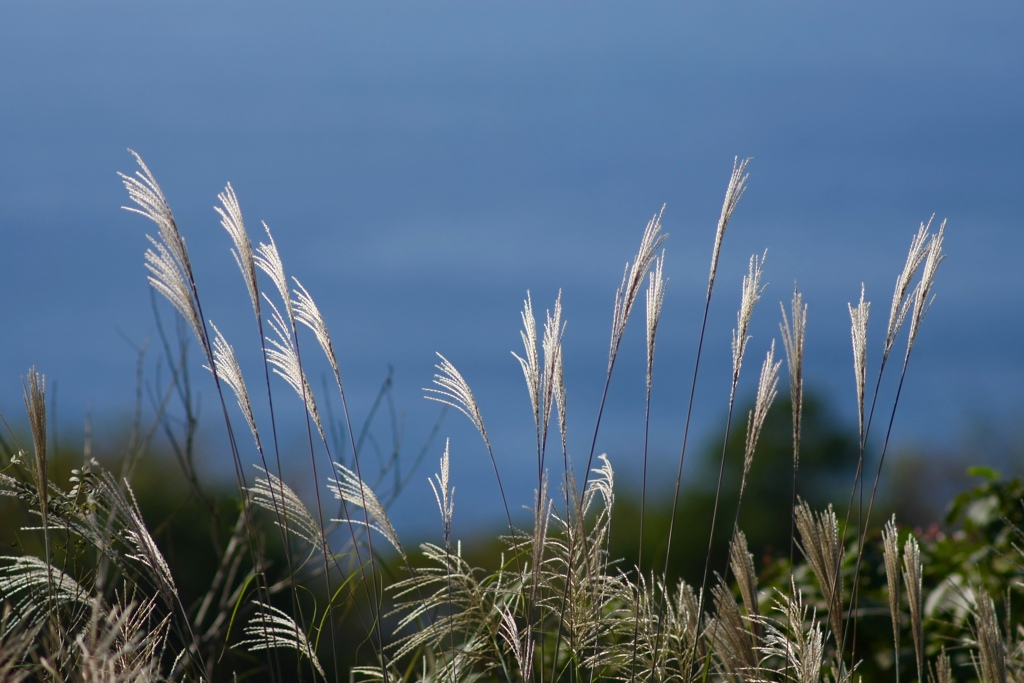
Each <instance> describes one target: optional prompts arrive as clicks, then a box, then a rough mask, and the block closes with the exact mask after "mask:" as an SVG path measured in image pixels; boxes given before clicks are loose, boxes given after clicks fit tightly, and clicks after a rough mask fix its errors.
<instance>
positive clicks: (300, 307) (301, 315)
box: [292, 277, 341, 386]
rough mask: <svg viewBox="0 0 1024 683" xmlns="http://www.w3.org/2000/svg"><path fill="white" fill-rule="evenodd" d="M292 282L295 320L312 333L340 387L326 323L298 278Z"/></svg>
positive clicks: (336, 362)
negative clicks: (293, 284)
mask: <svg viewBox="0 0 1024 683" xmlns="http://www.w3.org/2000/svg"><path fill="white" fill-rule="evenodd" d="M292 281H293V282H294V283H295V286H296V289H295V290H294V293H295V298H294V299H293V300H292V307H293V310H294V311H295V320H296V322H299V323H302V324H303V325H305V326H306V327H308V328H309V329H310V330H312V331H313V334H314V335H315V336H316V340H317V342H319V344H320V348H321V349H323V352H324V355H325V356H327V361H328V362H329V363H330V364H331V370H333V371H334V379H335V380H336V381H337V383H338V385H339V386H340V385H341V371H340V370H339V369H338V357H337V355H336V354H335V353H334V344H332V343H331V335H330V334H328V333H327V323H326V322H324V317H323V316H322V315H320V309H319V308H317V305H316V302H315V301H313V297H311V296H310V295H309V292H307V291H306V288H305V287H303V286H302V283H301V282H299V280H298V278H295V277H293V278H292Z"/></svg>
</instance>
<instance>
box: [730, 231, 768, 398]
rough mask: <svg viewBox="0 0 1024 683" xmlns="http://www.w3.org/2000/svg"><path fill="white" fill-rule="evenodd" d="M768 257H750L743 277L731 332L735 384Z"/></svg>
mask: <svg viewBox="0 0 1024 683" xmlns="http://www.w3.org/2000/svg"><path fill="white" fill-rule="evenodd" d="M767 256H768V251H767V250H766V251H765V252H764V254H763V255H762V256H761V259H760V260H758V258H757V254H754V255H753V256H751V257H750V264H749V267H748V272H747V274H746V275H744V276H743V293H742V297H741V298H740V310H739V311H737V312H736V329H735V330H733V332H732V378H733V382H734V383H735V382H736V380H737V379H738V378H739V376H740V368H741V367H742V365H743V354H744V353H745V352H746V350H747V342H748V341H750V337H749V336H748V335H747V329H749V327H750V316H751V314H753V312H754V304H756V303H757V302H758V300H759V299H760V298H761V294H762V293H763V292H764V287H763V286H761V274H762V272H763V270H762V269H763V267H764V259H765V257H767Z"/></svg>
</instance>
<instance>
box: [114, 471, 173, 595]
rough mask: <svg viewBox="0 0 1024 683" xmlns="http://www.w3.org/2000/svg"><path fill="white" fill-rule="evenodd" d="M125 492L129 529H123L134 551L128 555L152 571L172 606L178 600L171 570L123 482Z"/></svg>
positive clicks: (128, 488)
mask: <svg viewBox="0 0 1024 683" xmlns="http://www.w3.org/2000/svg"><path fill="white" fill-rule="evenodd" d="M124 487H125V490H126V491H127V492H128V499H127V502H128V503H129V504H128V508H127V510H125V512H126V513H127V515H128V521H129V527H128V528H126V529H125V539H126V540H127V541H128V543H129V544H130V545H131V546H132V547H133V548H134V549H135V552H134V553H131V554H129V555H128V557H130V558H131V559H133V560H137V561H139V562H141V563H142V564H144V565H145V566H147V567H149V568H150V569H151V570H152V574H153V576H155V577H156V579H157V586H158V587H159V588H160V592H161V593H163V595H164V599H165V600H166V601H167V604H168V605H173V604H174V602H175V601H176V600H177V599H178V588H177V586H175V585H174V577H173V576H171V568H170V567H169V566H168V565H167V561H166V560H165V559H164V556H163V554H162V553H161V552H160V548H158V547H157V545H156V541H154V540H153V537H152V536H151V535H150V534H149V530H148V529H146V523H145V521H143V519H142V513H141V512H140V511H139V503H138V501H137V500H135V493H134V492H133V491H132V487H131V485H129V483H128V480H127V479H125V480H124Z"/></svg>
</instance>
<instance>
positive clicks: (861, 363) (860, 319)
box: [847, 283, 871, 448]
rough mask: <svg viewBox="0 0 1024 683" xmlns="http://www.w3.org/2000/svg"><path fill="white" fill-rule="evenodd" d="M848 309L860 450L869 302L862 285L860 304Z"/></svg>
mask: <svg viewBox="0 0 1024 683" xmlns="http://www.w3.org/2000/svg"><path fill="white" fill-rule="evenodd" d="M847 307H848V308H849V309H850V338H851V340H852V342H853V375H854V380H855V381H856V384H857V418H858V424H859V429H860V441H861V448H863V446H864V439H865V437H866V434H865V424H864V390H865V386H866V384H867V373H868V314H869V313H870V312H871V302H870V301H864V284H863V283H861V286H860V303H858V304H857V306H854V305H853V304H847Z"/></svg>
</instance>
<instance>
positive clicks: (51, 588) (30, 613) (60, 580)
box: [0, 555, 89, 630]
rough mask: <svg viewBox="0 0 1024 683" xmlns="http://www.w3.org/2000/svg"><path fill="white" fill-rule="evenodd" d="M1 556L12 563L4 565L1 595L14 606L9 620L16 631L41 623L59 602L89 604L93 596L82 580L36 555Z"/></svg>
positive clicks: (0, 582) (5, 601)
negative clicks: (82, 585)
mask: <svg viewBox="0 0 1024 683" xmlns="http://www.w3.org/2000/svg"><path fill="white" fill-rule="evenodd" d="M0 559H3V560H7V561H10V562H11V564H8V565H4V566H2V567H0V594H2V595H3V598H4V604H5V606H6V605H7V604H10V605H11V606H12V607H13V608H14V611H13V613H12V615H11V617H10V621H9V622H8V623H9V625H10V626H11V628H12V630H13V629H14V628H24V627H25V626H33V625H35V624H39V623H41V622H42V621H44V620H45V619H46V617H47V616H48V615H49V613H50V610H52V609H53V608H54V607H55V606H56V605H58V604H62V603H81V604H85V603H86V602H87V600H88V599H89V594H88V593H87V592H86V591H85V590H84V589H83V588H82V587H81V586H80V585H78V582H76V581H75V580H74V579H73V578H72V577H71V576H69V575H68V574H66V573H64V572H63V571H61V570H60V569H59V568H58V567H55V566H53V565H52V564H50V563H48V562H46V561H45V560H43V559H40V558H38V557H35V556H33V555H23V556H21V557H10V556H7V557H3V558H0ZM48 595H49V596H50V597H49V598H48V597H47V596H48Z"/></svg>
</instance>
